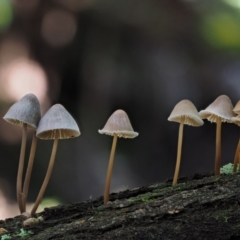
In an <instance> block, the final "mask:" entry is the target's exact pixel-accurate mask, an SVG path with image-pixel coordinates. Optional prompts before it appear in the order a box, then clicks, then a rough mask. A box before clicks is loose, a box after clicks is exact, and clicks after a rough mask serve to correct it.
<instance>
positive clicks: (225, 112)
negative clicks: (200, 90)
mask: <svg viewBox="0 0 240 240" xmlns="http://www.w3.org/2000/svg"><path fill="white" fill-rule="evenodd" d="M199 114H200V116H201V118H202V119H207V120H208V121H210V122H214V123H216V156H215V175H219V174H220V167H221V129H222V122H228V123H231V122H232V120H231V119H232V118H233V117H234V116H235V114H234V113H233V105H232V102H231V100H230V98H229V97H228V96H226V95H221V96H219V97H218V98H216V100H215V101H214V102H213V103H211V104H210V105H209V106H208V107H207V108H206V109H205V110H202V111H200V112H199Z"/></svg>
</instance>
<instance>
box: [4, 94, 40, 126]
mask: <svg viewBox="0 0 240 240" xmlns="http://www.w3.org/2000/svg"><path fill="white" fill-rule="evenodd" d="M40 118H41V109H40V103H39V101H38V99H37V97H36V96H35V95H34V94H32V93H29V94H27V95H25V96H24V97H22V98H21V99H20V100H19V101H18V102H16V103H14V104H13V105H12V106H11V107H10V108H9V110H8V112H7V113H6V114H5V116H4V117H3V119H4V120H5V121H7V122H9V123H11V124H14V125H18V126H22V125H23V124H24V123H25V124H27V127H28V128H31V129H36V128H37V126H38V123H39V121H40Z"/></svg>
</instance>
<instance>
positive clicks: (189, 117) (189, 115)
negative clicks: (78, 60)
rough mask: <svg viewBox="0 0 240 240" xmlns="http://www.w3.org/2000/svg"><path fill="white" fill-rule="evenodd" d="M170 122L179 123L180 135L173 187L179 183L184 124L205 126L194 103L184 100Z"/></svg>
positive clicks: (174, 110)
mask: <svg viewBox="0 0 240 240" xmlns="http://www.w3.org/2000/svg"><path fill="white" fill-rule="evenodd" d="M168 121H172V122H178V123H180V126H179V133H178V150H177V160H176V167H175V173H174V177H173V183H172V185H173V186H174V185H176V184H177V181H178V175H179V169H180V164H181V153H182V139H183V126H184V124H187V125H190V126H194V127H199V126H202V125H203V121H202V119H201V118H200V116H199V113H198V111H197V109H196V107H195V106H194V105H193V103H192V102H191V101H189V100H182V101H180V102H179V103H177V105H176V106H175V107H174V109H173V110H172V112H171V114H170V116H169V118H168Z"/></svg>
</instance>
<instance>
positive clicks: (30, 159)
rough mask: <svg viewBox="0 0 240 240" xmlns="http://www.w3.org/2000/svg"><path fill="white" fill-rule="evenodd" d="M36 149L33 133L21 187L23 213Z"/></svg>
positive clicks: (35, 138) (35, 137)
mask: <svg viewBox="0 0 240 240" xmlns="http://www.w3.org/2000/svg"><path fill="white" fill-rule="evenodd" d="M36 147H37V136H36V132H34V134H33V138H32V146H31V151H30V156H29V160H28V167H27V172H26V176H25V180H24V185H23V198H24V199H23V208H24V209H23V210H24V212H25V211H26V202H27V195H28V189H29V183H30V178H31V174H32V168H33V163H34V157H35V152H36Z"/></svg>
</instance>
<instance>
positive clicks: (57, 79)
mask: <svg viewBox="0 0 240 240" xmlns="http://www.w3.org/2000/svg"><path fill="white" fill-rule="evenodd" d="M30 92H31V93H34V94H35V95H36V96H37V97H38V99H39V101H40V103H41V109H42V114H44V113H45V112H46V111H47V110H48V109H49V108H50V107H51V106H52V105H53V104H55V103H61V104H62V105H64V106H65V108H66V109H67V110H68V111H69V112H70V113H71V114H72V116H73V117H74V118H75V120H76V122H77V123H78V125H79V127H80V131H81V136H80V137H79V138H75V139H70V140H61V141H60V142H59V147H58V152H57V159H56V162H55V166H54V170H53V174H52V177H51V179H50V183H49V185H48V188H47V191H46V193H45V201H44V202H45V203H47V204H46V205H45V206H50V205H51V204H59V203H62V204H63V203H70V202H80V201H84V200H87V199H90V198H97V197H99V196H101V195H103V191H104V186H105V177H106V171H107V166H108V159H109V155H110V149H111V144H112V137H109V136H106V135H100V134H99V133H98V129H102V128H103V126H104V125H105V123H106V121H107V119H108V117H109V116H110V115H111V114H112V113H113V112H114V111H115V110H117V109H123V110H125V111H126V112H127V113H128V115H129V118H130V120H131V123H132V126H133V128H134V130H135V131H137V132H139V136H138V137H137V138H135V139H120V140H119V141H118V145H117V151H116V156H115V163H114V172H113V177H112V184H111V191H112V192H118V191H121V190H125V189H128V188H129V189H131V188H134V187H139V186H142V185H146V184H150V183H154V182H157V181H161V180H165V179H167V178H172V177H173V173H174V168H175V160H176V150H177V139H178V127H179V125H178V124H177V123H174V122H169V121H167V118H168V116H169V115H170V113H171V111H172V109H173V107H174V106H175V104H177V103H178V102H179V101H180V100H182V99H189V100H191V101H192V102H193V103H194V104H195V106H196V107H197V109H198V110H199V111H200V110H203V109H205V108H206V107H207V106H208V105H209V104H210V103H211V102H213V101H214V100H215V99H216V98H217V97H218V96H219V95H221V94H226V95H228V96H229V97H230V99H231V100H232V103H233V105H235V104H236V103H237V101H238V100H239V99H240V0H211V1H208V0H174V1H158V0H131V1H129V0H116V1H112V0H48V1H40V0H21V1H18V0H0V162H1V167H0V218H1V219H4V218H7V217H13V216H15V215H17V214H19V212H18V209H17V205H16V196H15V192H16V186H15V185H16V175H17V168H18V160H19V153H20V146H21V135H22V131H21V128H20V127H15V126H13V125H11V124H9V123H7V122H5V121H4V120H3V119H2V117H3V116H4V114H5V113H6V112H7V110H8V109H9V107H10V106H11V105H12V104H13V103H14V102H16V101H17V100H19V99H20V98H21V97H22V96H24V95H25V94H27V93H30ZM215 130H216V126H215V124H211V123H209V122H207V121H205V124H204V126H202V127H199V128H194V127H188V126H186V127H185V128H184V139H183V150H182V165H181V170H180V177H181V176H187V175H191V174H194V173H202V172H208V171H213V169H214V158H215ZM32 134H33V132H32V131H30V130H29V136H28V143H27V144H28V145H27V153H26V160H25V161H26V162H27V160H28V156H29V149H30V145H31V139H32ZM238 138H239V129H238V126H237V125H233V124H227V123H226V124H223V128H222V164H223V165H224V164H227V163H229V162H232V161H233V158H234V154H235V148H236V146H237V142H238ZM52 144H53V141H44V140H39V141H38V146H37V152H36V158H35V163H34V168H33V175H32V179H31V184H30V189H29V199H28V201H29V209H30V208H31V204H32V203H33V202H34V201H35V199H36V197H37V194H38V191H39V189H40V187H41V184H42V181H43V179H44V176H45V173H46V169H47V166H48V162H49V158H50V154H51V148H52ZM39 210H41V209H39Z"/></svg>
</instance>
